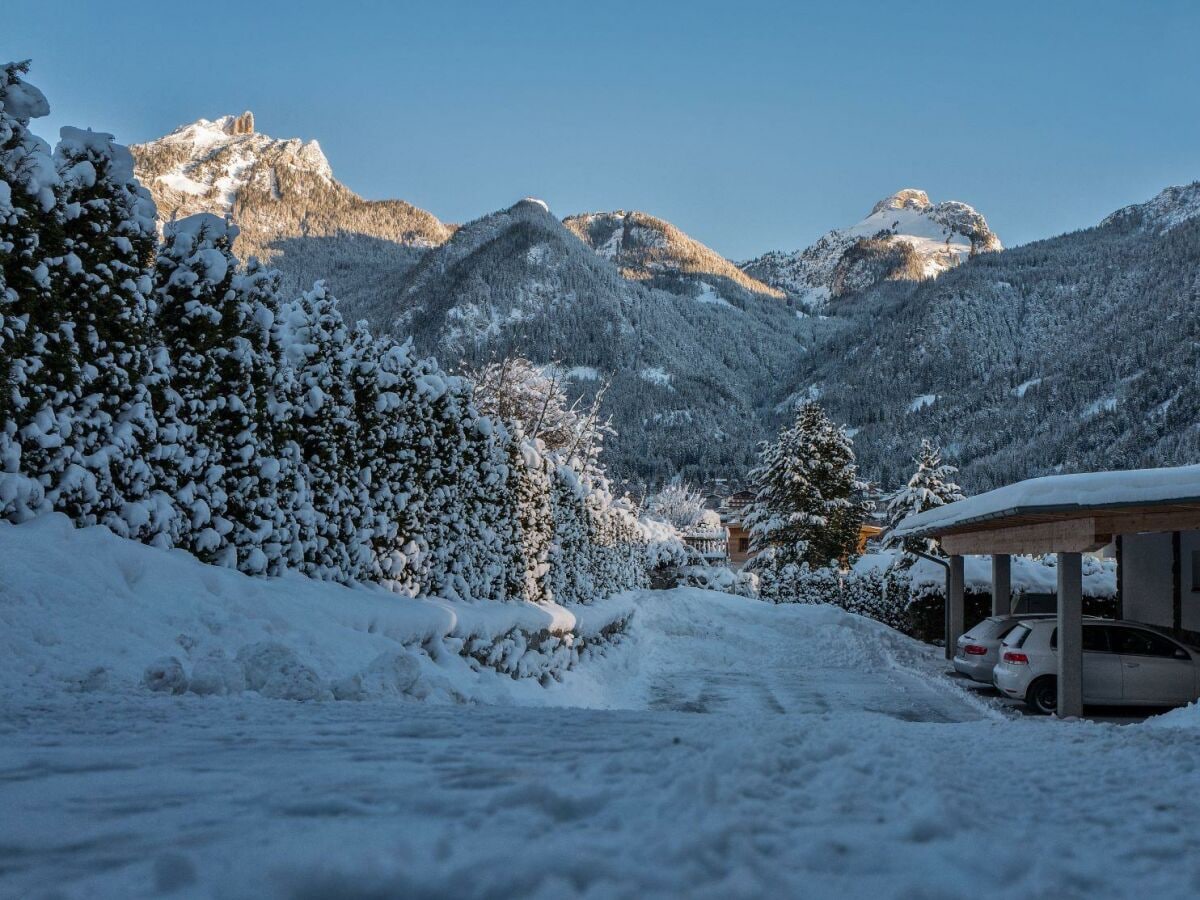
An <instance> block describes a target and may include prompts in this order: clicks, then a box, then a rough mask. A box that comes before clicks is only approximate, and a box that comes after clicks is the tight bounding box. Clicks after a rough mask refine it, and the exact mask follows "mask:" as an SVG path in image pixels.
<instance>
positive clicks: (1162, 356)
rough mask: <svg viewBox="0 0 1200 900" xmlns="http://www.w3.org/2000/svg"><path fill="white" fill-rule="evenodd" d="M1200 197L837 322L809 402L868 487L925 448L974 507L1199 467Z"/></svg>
mask: <svg viewBox="0 0 1200 900" xmlns="http://www.w3.org/2000/svg"><path fill="white" fill-rule="evenodd" d="M1197 195H1200V185H1191V186H1189V187H1187V188H1171V189H1168V190H1167V191H1164V192H1163V193H1162V194H1160V195H1159V196H1158V197H1156V198H1155V199H1154V200H1152V201H1150V202H1149V203H1147V204H1143V205H1141V206H1134V207H1129V208H1127V209H1125V210H1121V211H1120V212H1119V213H1117V214H1114V215H1113V216H1110V217H1109V218H1108V219H1106V220H1105V222H1104V223H1102V224H1101V225H1100V226H1098V227H1096V228H1091V229H1088V230H1085V231H1079V232H1075V233H1072V234H1066V235H1062V236H1060V237H1057V238H1053V239H1050V240H1046V241H1039V242H1037V243H1034V244H1030V245H1027V246H1023V247H1018V248H1016V249H1012V250H1006V251H1005V252H1003V253H988V254H982V255H979V256H977V257H974V258H972V259H971V260H970V261H969V262H967V263H966V264H964V265H961V266H958V267H957V268H954V269H952V270H950V271H948V272H946V273H945V274H943V275H942V276H941V277H940V278H938V279H937V280H936V281H925V282H920V283H916V284H914V283H906V282H885V283H883V284H880V285H878V286H877V287H875V288H874V289H872V290H870V291H866V292H863V293H860V294H858V295H855V296H853V297H852V298H846V299H845V300H844V301H841V302H834V303H833V304H831V306H830V313H831V318H829V319H827V320H825V321H824V322H823V323H822V330H821V333H820V336H819V338H818V341H817V345H816V346H815V347H814V348H813V352H812V353H811V354H810V355H809V356H808V357H807V366H806V368H805V373H804V375H803V377H802V379H801V381H800V382H798V383H797V392H798V395H801V394H802V395H804V396H808V395H810V394H819V395H820V397H821V400H822V403H824V404H825V405H826V406H827V408H828V409H829V411H830V413H831V415H832V416H833V417H834V418H836V419H839V420H841V421H844V422H846V423H848V424H849V425H850V426H851V427H852V428H854V429H855V438H854V439H855V444H856V448H857V450H858V454H859V458H860V460H861V461H862V464H863V466H864V469H865V473H866V474H867V475H868V476H870V477H872V478H876V479H880V480H882V481H883V482H884V483H885V484H886V485H888V486H892V485H895V484H897V483H899V482H900V481H901V480H902V478H903V477H906V476H907V469H908V459H909V456H910V455H911V452H912V451H913V448H914V447H915V446H916V445H917V444H918V443H919V439H920V438H921V437H933V438H936V439H938V440H940V441H941V442H942V443H943V445H944V446H945V448H946V450H947V453H948V455H949V456H950V457H951V458H952V459H953V460H954V461H955V462H956V463H958V464H959V465H961V466H962V467H963V471H962V478H961V480H962V482H963V484H964V486H965V487H968V488H969V489H970V490H972V491H976V490H982V489H985V488H989V487H993V486H995V485H998V484H1002V483H1005V482H1008V481H1012V480H1014V479H1018V478H1025V477H1029V476H1033V475H1039V474H1044V473H1049V472H1054V471H1059V470H1079V469H1120V468H1130V467H1135V466H1143V465H1173V464H1181V463H1189V462H1195V461H1196V460H1197V459H1200V219H1198V218H1196V216H1197V213H1198V212H1200V204H1197V203H1195V202H1194V200H1195V198H1196V196H1197Z"/></svg>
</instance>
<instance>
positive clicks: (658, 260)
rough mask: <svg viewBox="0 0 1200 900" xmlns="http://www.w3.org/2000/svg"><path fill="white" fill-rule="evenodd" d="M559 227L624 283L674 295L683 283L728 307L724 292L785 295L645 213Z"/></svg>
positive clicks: (589, 218) (596, 216) (591, 217)
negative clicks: (637, 283)
mask: <svg viewBox="0 0 1200 900" xmlns="http://www.w3.org/2000/svg"><path fill="white" fill-rule="evenodd" d="M563 224H564V225H566V226H567V228H569V229H570V230H571V231H573V232H574V233H575V234H576V235H577V236H578V237H579V239H580V240H582V241H583V242H584V243H585V244H587V245H588V246H589V247H591V248H592V250H594V251H595V252H596V254H597V255H598V256H602V257H604V258H605V259H607V260H610V261H612V262H614V263H616V265H617V266H618V267H619V268H620V270H621V274H622V275H624V276H625V277H626V278H630V279H633V280H637V281H649V282H651V283H652V284H655V285H656V286H658V287H662V288H664V289H666V290H671V291H673V292H679V291H680V288H681V284H680V282H681V281H682V282H684V283H685V284H688V285H689V288H690V290H693V291H697V292H698V293H699V294H700V296H702V297H703V296H710V297H714V298H715V299H710V300H706V301H703V302H725V303H726V304H727V305H728V303H727V301H728V299H729V298H728V297H722V296H721V295H720V291H721V290H722V289H724V290H725V291H726V292H727V293H729V294H731V295H738V294H740V295H742V296H743V297H748V296H751V295H757V296H760V297H773V298H778V297H782V296H783V292H782V291H780V290H777V289H776V288H773V287H771V286H770V285H767V284H764V283H762V282H761V281H758V280H757V279H755V278H752V277H750V276H749V275H747V274H746V273H745V272H743V271H742V270H741V269H739V268H738V267H737V266H735V265H734V264H733V263H731V262H730V261H729V260H727V259H725V258H724V257H723V256H721V255H720V254H719V253H717V252H716V251H714V250H712V249H710V248H708V247H706V246H705V245H704V244H702V243H700V242H699V241H697V240H695V239H694V238H692V237H689V236H688V235H686V234H684V233H683V232H682V231H680V230H679V229H678V228H676V227H675V226H674V225H672V224H671V223H670V222H667V221H664V220H663V219H659V218H655V217H654V216H651V215H648V214H646V213H644V212H637V211H633V212H626V211H625V210H623V209H619V210H615V211H613V212H599V213H582V214H580V215H575V216H568V217H567V218H566V219H563ZM705 279H707V280H705Z"/></svg>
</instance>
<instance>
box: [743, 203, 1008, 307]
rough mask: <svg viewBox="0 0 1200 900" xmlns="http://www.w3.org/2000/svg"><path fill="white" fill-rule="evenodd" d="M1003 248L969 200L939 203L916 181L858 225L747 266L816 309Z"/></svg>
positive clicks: (745, 267)
mask: <svg viewBox="0 0 1200 900" xmlns="http://www.w3.org/2000/svg"><path fill="white" fill-rule="evenodd" d="M1000 249H1003V248H1002V245H1001V243H1000V239H999V238H998V237H997V236H996V235H995V234H994V233H993V232H992V231H991V229H990V228H988V224H987V221H986V220H985V219H984V217H983V216H982V215H980V214H979V213H978V212H977V211H976V210H975V209H973V208H972V207H970V206H968V205H967V204H965V203H959V202H958V201H955V200H949V201H946V202H943V203H936V204H935V203H932V202H930V200H929V195H928V194H926V193H925V192H924V191H920V190H916V189H914V188H905V189H904V190H901V191H897V192H896V193H895V194H892V195H891V196H890V197H886V198H884V199H883V200H880V201H879V202H878V203H876V204H875V205H874V207H872V208H871V212H870V214H869V215H868V216H867V217H866V218H865V219H863V220H862V221H861V222H859V223H858V224H856V225H852V226H850V227H849V228H840V229H834V230H833V231H830V232H829V233H828V234H826V235H824V236H823V237H822V238H821V239H820V240H818V241H817V242H816V243H815V244H813V245H812V246H810V247H808V248H806V249H804V250H799V251H796V252H794V253H789V252H784V251H772V252H770V253H766V254H764V255H763V256H760V257H759V258H757V259H754V260H751V261H750V262H748V263H745V264H744V265H743V266H742V269H743V270H744V271H746V272H747V273H749V274H750V275H753V276H754V277H756V278H759V279H761V280H762V281H764V282H766V283H767V284H769V285H771V286H773V287H776V288H779V289H781V290H783V291H785V292H786V293H787V294H788V295H789V296H791V297H793V298H795V299H796V300H798V301H800V302H801V303H802V304H804V305H805V306H807V307H808V308H810V309H813V310H819V309H821V308H822V307H824V306H825V305H826V303H827V302H828V301H829V300H830V299H831V298H835V297H840V296H843V295H846V294H851V293H855V292H857V291H860V290H863V289H865V288H868V287H870V286H871V285H873V284H876V283H878V282H879V281H882V280H885V279H905V280H914V281H915V280H920V279H924V278H935V277H937V276H938V275H940V274H941V273H942V272H944V271H946V270H947V269H949V268H952V267H953V266H956V265H958V264H959V263H960V262H962V261H963V260H964V259H966V258H967V257H969V256H971V255H973V254H975V253H981V252H986V251H993V250H1000Z"/></svg>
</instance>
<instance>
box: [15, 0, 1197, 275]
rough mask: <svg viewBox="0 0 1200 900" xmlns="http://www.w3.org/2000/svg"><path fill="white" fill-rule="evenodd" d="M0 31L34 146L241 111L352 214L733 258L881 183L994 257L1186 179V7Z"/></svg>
mask: <svg viewBox="0 0 1200 900" xmlns="http://www.w3.org/2000/svg"><path fill="white" fill-rule="evenodd" d="M51 8H52V9H54V10H55V13H54V14H51V13H50V12H49V10H50V9H51ZM3 23H4V28H3V30H2V32H0V56H5V57H8V58H14V57H15V58H21V57H33V59H34V69H33V72H32V76H31V80H33V81H34V83H35V84H37V85H38V86H40V87H41V88H42V89H43V90H44V91H45V92H46V94H47V96H48V97H49V98H50V103H51V107H52V109H53V114H52V116H51V119H50V120H49V122H45V120H43V123H44V124H42V125H41V126H40V127H39V128H38V129H37V130H38V131H39V132H40V133H42V134H43V136H46V137H48V138H49V137H51V136H52V135H56V134H57V129H58V127H59V126H60V125H63V124H74V125H85V126H91V127H93V128H96V129H98V130H106V131H112V132H115V133H116V134H117V136H118V137H119V138H120V139H121V140H123V141H126V142H130V143H132V142H135V141H139V140H146V139H148V138H152V137H155V136H157V135H159V134H162V133H165V132H166V131H168V130H170V129H171V128H173V127H175V126H176V125H179V124H181V123H183V122H187V121H191V120H194V119H196V118H199V117H201V116H203V117H206V118H213V117H215V116H218V115H222V114H224V113H230V112H240V111H241V110H243V109H251V110H253V111H254V113H255V116H256V119H257V121H258V127H259V130H260V131H263V132H266V133H268V134H271V135H274V136H277V137H293V136H296V137H304V138H317V139H318V140H320V142H321V145H322V147H323V148H324V149H325V152H326V155H327V156H328V157H329V159H330V161H331V163H332V165H333V168H334V171H335V173H336V174H337V176H338V177H339V178H340V179H341V180H342V181H344V182H346V183H347V184H349V185H350V186H351V187H352V188H354V189H355V190H357V191H358V192H359V193H361V194H363V195H364V196H367V197H371V198H385V197H398V198H402V199H405V200H408V201H410V202H412V203H415V204H417V205H418V206H421V207H424V208H426V209H428V210H430V211H431V212H433V213H435V214H436V215H438V216H439V217H441V218H442V219H444V220H446V221H451V222H461V221H466V220H468V219H471V218H474V217H475V216H478V215H481V214H483V213H485V212H489V211H491V210H493V209H496V208H499V207H501V206H505V205H508V204H509V203H512V202H513V201H515V200H517V199H519V198H520V197H522V196H526V195H533V196H538V197H541V198H543V199H545V200H546V201H547V202H549V204H550V206H551V209H553V210H554V211H555V212H556V213H557V214H559V215H560V216H562V215H567V214H569V213H574V212H580V211H584V210H600V209H614V208H625V209H642V210H646V211H647V212H650V213H653V214H655V215H659V216H662V217H663V218H666V219H669V220H670V221H672V222H674V223H675V224H677V225H679V226H680V227H681V228H683V229H684V230H685V231H687V232H689V233H690V234H692V235H693V236H694V237H696V238H698V239H700V240H702V241H704V242H705V243H708V244H710V245H711V246H713V247H715V248H716V249H717V250H719V251H721V252H722V253H724V254H726V255H727V256H730V257H732V258H735V259H740V258H744V257H748V256H751V255H755V254H757V253H759V252H761V251H763V250H767V249H775V248H782V249H795V248H797V247H801V246H804V245H806V244H807V243H809V242H810V241H811V240H812V239H814V238H815V237H817V236H819V235H820V234H821V233H822V232H824V231H826V230H828V229H829V228H831V227H834V226H837V225H848V224H851V223H852V222H855V221H857V220H858V219H860V218H862V217H863V216H864V215H865V214H866V213H867V212H868V211H869V210H870V208H871V206H872V204H874V203H875V201H876V200H878V199H880V198H881V197H884V196H887V195H888V194H890V193H892V192H893V191H895V190H898V189H900V188H903V187H919V188H924V189H925V190H927V191H928V192H929V194H930V196H931V197H932V198H933V199H934V200H942V199H957V200H963V201H965V202H967V203H971V204H972V205H974V206H976V207H977V208H978V209H979V210H980V211H981V212H983V213H984V215H985V216H987V218H988V220H989V222H990V224H991V225H992V227H993V229H994V230H995V231H997V233H999V234H1000V236H1001V238H1002V239H1003V240H1004V241H1005V243H1006V244H1009V245H1013V244H1017V243H1024V242H1026V241H1030V240H1035V239H1037V238H1039V237H1045V236H1049V235H1052V234H1057V233H1060V232H1062V231H1067V230H1071V229H1074V228H1080V227H1085V226H1087V225H1091V224H1094V223H1095V222H1097V221H1098V220H1099V219H1100V218H1102V217H1103V216H1104V215H1106V214H1107V213H1109V212H1111V211H1112V210H1113V209H1116V208H1117V207H1120V206H1123V205H1125V204H1128V203H1133V202H1137V201H1140V200H1143V199H1146V198H1148V197H1150V196H1152V195H1153V194H1154V193H1156V192H1157V191H1158V190H1160V189H1161V188H1162V187H1164V186H1166V185H1168V184H1178V183H1184V182H1188V181H1193V180H1196V179H1198V178H1200V115H1197V85H1198V84H1200V53H1197V51H1196V40H1197V37H1198V36H1200V4H1189V3H1172V2H1157V3H1155V2H1146V3H1141V4H1134V3H1128V4H1116V3H1106V2H1090V3H1072V2H1056V3H1045V2H1041V3H1028V4H1025V3H1002V4H955V5H951V4H946V3H938V4H922V3H905V2H899V0H893V2H890V3H878V4H876V3H870V2H856V3H846V4H839V3H832V2H823V3H820V4H812V5H809V4H802V3H758V2H752V0H739V2H726V3H707V2H695V0H693V2H686V3H683V2H681V3H650V2H644V3H628V4H627V3H622V2H612V0H608V2H604V3H587V4H584V3H575V2H567V0H559V2H546V3H541V2H536V3H535V2H528V3H522V2H513V3H501V2H492V3H454V2H442V3H430V2H423V3H420V4H408V3H402V2H392V3H374V2H352V0H341V2H338V3H329V2H325V3H314V2H300V0H291V2H286V3H273V2H272V3H256V2H250V0H243V2H238V3H227V2H221V0H209V2H205V3H190V4H182V3H161V2H158V3H147V2H132V0H122V2H120V3H97V2H85V0H58V2H57V3H54V4H48V3H46V2H44V0H37V2H31V0H5V3H4V13H3Z"/></svg>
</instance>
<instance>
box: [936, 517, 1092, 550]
mask: <svg viewBox="0 0 1200 900" xmlns="http://www.w3.org/2000/svg"><path fill="white" fill-rule="evenodd" d="M1111 540H1112V534H1111V532H1107V531H1100V530H1098V527H1097V523H1096V520H1095V519H1093V518H1090V517H1089V518H1083V519H1064V520H1063V521H1060V522H1041V523H1039V524H1037V525H1012V526H1008V527H1006V528H995V529H992V530H991V531H969V532H965V533H960V534H946V535H942V538H941V543H942V549H943V550H944V551H945V552H946V553H948V554H950V555H951V556H963V555H965V556H980V555H983V554H988V553H1087V552H1088V551H1090V550H1099V549H1100V548H1101V547H1103V546H1105V545H1106V544H1108V543H1109V541H1111Z"/></svg>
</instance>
